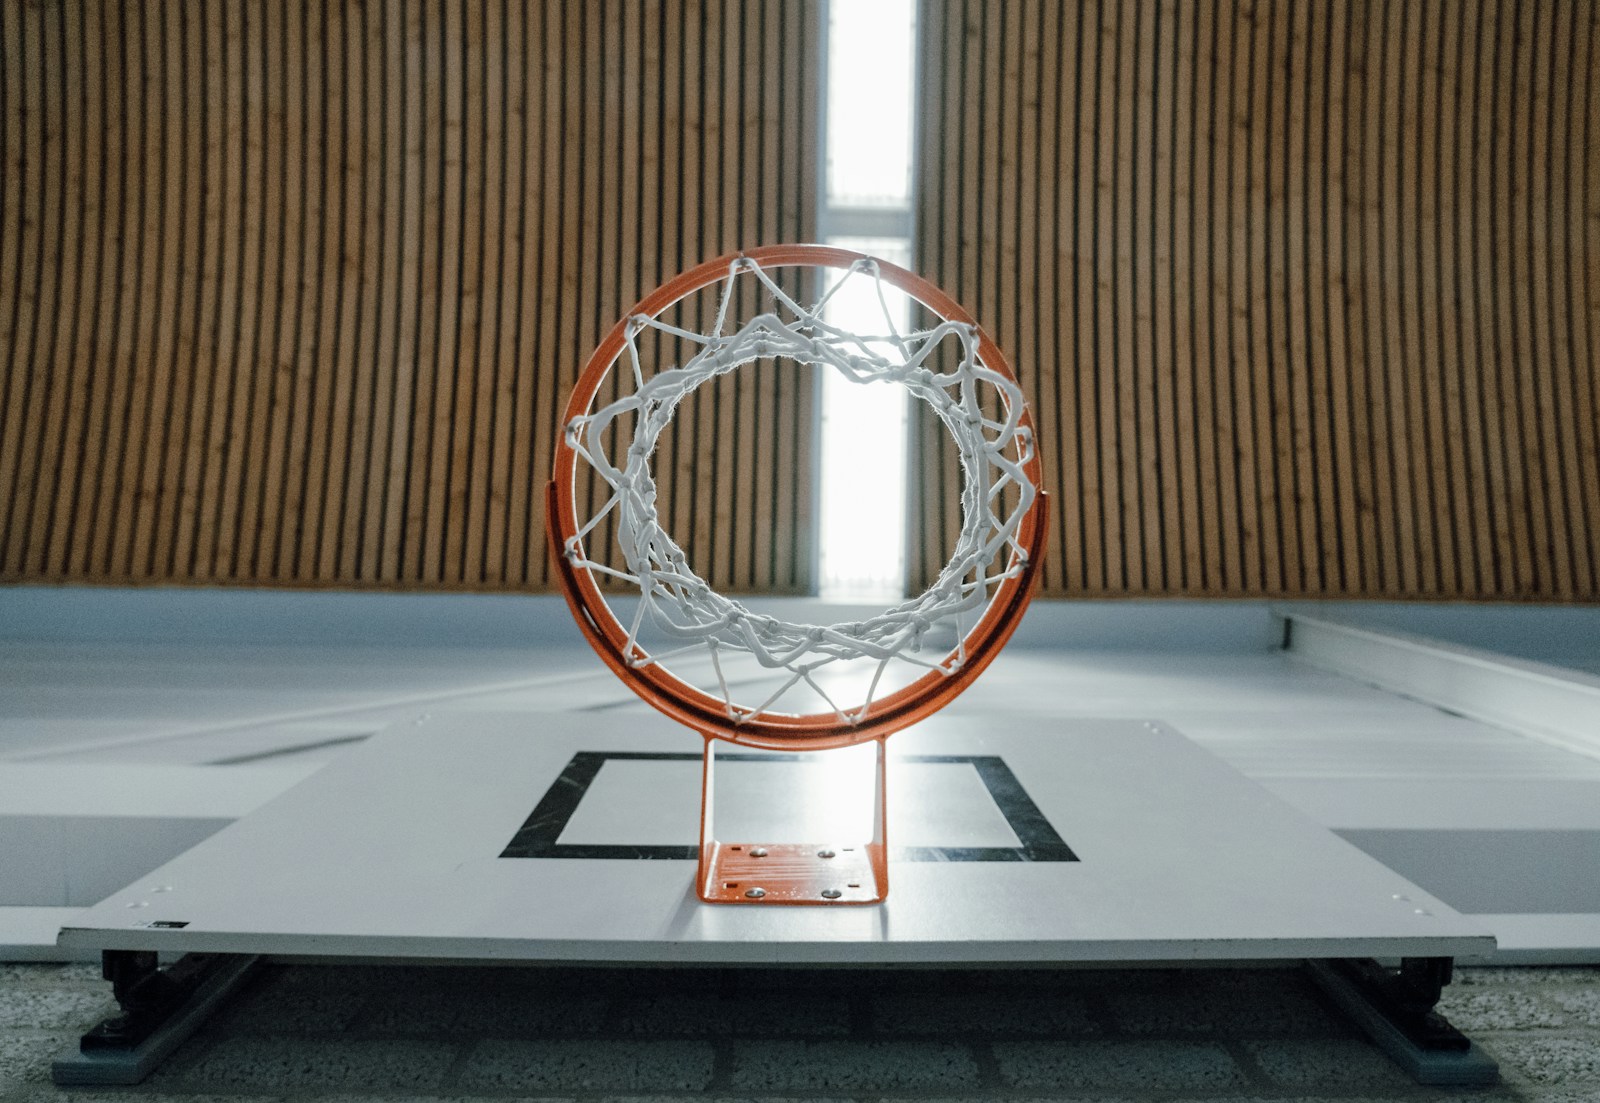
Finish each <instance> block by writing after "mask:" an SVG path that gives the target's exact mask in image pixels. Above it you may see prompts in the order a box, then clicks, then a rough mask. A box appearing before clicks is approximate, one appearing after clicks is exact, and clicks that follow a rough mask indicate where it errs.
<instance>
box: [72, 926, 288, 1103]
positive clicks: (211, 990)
mask: <svg viewBox="0 0 1600 1103" xmlns="http://www.w3.org/2000/svg"><path fill="white" fill-rule="evenodd" d="M258 960H259V959H258V958H255V957H246V956H238V955H224V954H188V955H186V956H185V957H183V958H181V959H179V960H178V961H176V962H174V963H173V964H172V965H170V966H168V967H167V968H164V969H163V968H162V967H161V963H160V959H159V958H158V957H157V955H156V954H155V953H154V952H152V951H148V950H106V951H104V953H103V955H102V958H101V961H102V971H103V973H104V975H105V978H106V979H107V980H109V981H110V982H111V991H112V993H113V994H114V995H115V996H116V999H117V1003H118V1005H119V1006H120V1007H121V1008H122V1010H121V1012H120V1013H119V1014H116V1015H113V1016H112V1017H111V1018H109V1019H106V1020H105V1021H104V1022H102V1023H100V1024H99V1025H98V1026H96V1027H94V1029H92V1030H90V1031H89V1032H88V1033H87V1034H85V1035H84V1036H83V1038H82V1040H81V1041H80V1042H79V1044H78V1047H77V1049H75V1050H71V1051H69V1052H68V1053H66V1054H63V1055H62V1056H61V1057H60V1058H59V1059H57V1061H56V1062H55V1064H54V1065H53V1066H52V1078H53V1079H54V1080H55V1082H56V1083H57V1084H137V1083H139V1081H141V1080H143V1079H144V1078H145V1077H146V1076H148V1075H150V1073H151V1072H152V1071H153V1070H154V1069H155V1067H156V1066H157V1065H159V1064H160V1063H161V1061H162V1060H163V1059H165V1058H166V1057H167V1055H168V1054H170V1053H171V1052H172V1051H173V1050H175V1049H177V1048H178V1046H179V1045H181V1044H182V1043H183V1040H184V1039H185V1038H187V1037H189V1035H191V1034H193V1033H194V1032H195V1031H196V1030H197V1029H198V1028H199V1027H200V1024H201V1023H203V1022H204V1021H205V1019H206V1016H207V1015H209V1014H210V1013H211V1012H212V1011H213V1010H214V1009H215V1008H216V1007H217V1005H218V1004H220V1003H221V1002H222V1001H223V1000H225V999H226V998H227V997H228V995H229V994H230V993H232V992H233V991H234V990H235V989H236V988H238V987H239V985H241V984H242V983H244V980H245V979H246V978H247V977H248V976H249V974H250V971H251V970H252V969H253V968H254V967H255V964H256V962H257V961H258Z"/></svg>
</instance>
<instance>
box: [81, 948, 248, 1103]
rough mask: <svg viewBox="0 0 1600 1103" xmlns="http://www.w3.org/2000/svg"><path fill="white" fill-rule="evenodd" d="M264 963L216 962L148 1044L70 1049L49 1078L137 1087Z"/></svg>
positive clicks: (243, 958) (243, 960) (242, 959)
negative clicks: (123, 1047) (203, 979)
mask: <svg viewBox="0 0 1600 1103" xmlns="http://www.w3.org/2000/svg"><path fill="white" fill-rule="evenodd" d="M260 961H261V959H260V958H259V957H254V956H240V957H233V958H225V959H223V960H221V961H219V962H218V963H217V966H216V969H215V971H214V972H212V974H211V975H210V976H208V977H207V978H206V979H205V981H204V982H203V983H201V985H200V986H199V987H198V988H197V989H195V992H194V994H193V995H192V996H190V997H189V999H188V1000H186V1001H184V1003H183V1004H182V1006H180V1007H179V1008H178V1009H177V1010H176V1011H174V1012H173V1013H172V1015H171V1017H170V1018H168V1019H167V1021H166V1022H164V1023H162V1025H161V1026H160V1027H159V1028H158V1029H157V1030H156V1031H155V1032H154V1033H152V1034H150V1035H149V1036H148V1037H147V1038H145V1039H144V1041H142V1042H140V1043H139V1044H138V1045H136V1046H132V1047H129V1048H127V1049H121V1048H118V1049H87V1050H86V1049H83V1048H81V1047H74V1048H73V1049H69V1050H67V1051H66V1052H65V1053H63V1054H62V1055H61V1056H60V1057H58V1058H56V1060H55V1062H54V1063H53V1064H52V1065H51V1066H50V1078H51V1079H52V1080H54V1081H55V1082H56V1083H57V1084H61V1085H74V1084H76V1085H83V1084H93V1085H101V1086H103V1085H107V1084H137V1083H139V1082H141V1081H142V1080H143V1079H144V1078H145V1077H147V1076H149V1075H150V1074H151V1073H152V1072H154V1071H155V1069H156V1066H157V1065H159V1064H161V1062H162V1061H164V1060H166V1058H167V1057H168V1056H169V1055H170V1054H171V1053H172V1052H173V1051H174V1050H176V1049H177V1048H178V1047H179V1046H180V1045H182V1044H183V1043H184V1041H186V1040H187V1039H188V1037H189V1036H190V1035H191V1034H193V1033H194V1032H195V1031H196V1030H198V1029H199V1028H200V1026H201V1024H202V1023H204V1022H205V1021H206V1019H207V1017H208V1016H210V1015H211V1013H212V1012H213V1011H215V1010H216V1009H217V1007H218V1006H219V1005H220V1004H221V1003H222V1002H223V1001H224V1000H226V999H227V998H228V997H229V996H231V995H232V994H233V993H234V992H235V991H236V990H237V989H238V988H239V987H240V986H241V985H243V984H244V982H245V981H246V980H248V979H249V977H250V974H251V972H252V971H253V970H254V969H255V967H256V965H257V964H258V963H259V962H260Z"/></svg>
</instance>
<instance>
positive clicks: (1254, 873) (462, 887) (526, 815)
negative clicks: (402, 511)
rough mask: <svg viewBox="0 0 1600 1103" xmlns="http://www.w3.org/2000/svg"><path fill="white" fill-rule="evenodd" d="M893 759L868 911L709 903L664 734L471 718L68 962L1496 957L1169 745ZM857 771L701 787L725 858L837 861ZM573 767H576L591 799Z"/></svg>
mask: <svg viewBox="0 0 1600 1103" xmlns="http://www.w3.org/2000/svg"><path fill="white" fill-rule="evenodd" d="M889 747H890V786H891V788H890V803H889V808H890V844H891V846H892V847H893V848H895V851H894V852H895V855H896V859H895V860H894V861H893V862H892V865H891V874H890V877H891V881H890V895H889V899H888V902H887V903H886V904H883V905H881V906H876V907H843V906H819V907H779V906H762V905H707V904H702V903H700V902H699V901H698V900H697V899H696V898H695V895H694V892H693V878H694V869H695V864H694V862H693V860H692V859H690V858H688V857H687V855H688V854H689V853H691V852H692V848H693V843H694V841H695V837H696V830H697V824H698V801H699V790H698V783H699V773H698V767H697V763H696V761H695V759H696V758H697V757H698V755H699V752H700V748H701V741H700V740H699V738H698V737H696V736H694V735H692V734H691V733H689V732H687V731H685V730H683V729H681V728H679V727H677V726H676V725H674V724H673V723H671V722H670V721H668V720H666V719H664V718H661V717H657V716H654V715H641V714H639V713H621V712H616V713H612V712H606V711H591V712H571V713H540V714H529V713H525V712H517V713H492V712H462V713H455V714H443V713H442V714H439V715H436V716H433V717H431V718H429V719H427V720H425V721H422V722H419V723H415V724H411V723H408V724H403V725H400V726H397V727H394V728H391V729H389V730H388V731H386V732H384V733H382V734H380V735H379V736H376V737H374V738H373V739H371V740H369V741H368V742H367V743H366V744H364V745H362V746H360V747H358V748H355V749H353V750H351V751H350V752H348V753H346V754H344V755H343V756H341V757H340V758H338V759H337V760H336V761H334V762H333V763H331V764H330V765H328V766H327V767H326V768H324V769H323V770H322V771H321V772H319V773H318V774H316V775H314V776H313V777H311V778H309V779H308V780H306V781H305V782H302V783H301V784H300V785H298V786H297V787H295V788H294V789H292V790H290V791H289V792H287V793H285V794H284V795H282V796H280V797H278V798H277V799H276V800H274V801H272V802H270V803H268V804H267V805H265V806H263V807H262V808H260V809H258V810H257V811H255V812H253V813H251V814H250V815H248V816H247V817H245V818H244V819H242V820H240V821H239V822H237V823H235V824H233V825H232V826H230V827H228V828H225V829H224V830H222V831H221V832H219V833H218V834H217V835H215V836H213V837H212V838H210V839H208V840H207V841H205V842H203V843H201V844H200V845H199V846H196V847H195V848H194V849H193V850H190V851H189V852H187V853H185V854H183V855H181V856H180V857H178V858H176V859H174V860H173V861H171V862H169V863H168V864H167V865H165V866H163V867H162V868H160V869H159V870H157V871H156V872H154V873H152V874H150V875H149V876H147V877H145V878H142V879H141V880H140V881H138V882H137V883H136V884H134V885H132V886H130V887H129V888H128V889H126V890H124V891H122V892H118V893H115V894H113V895H112V896H111V897H109V898H108V899H106V900H105V901H103V902H102V903H100V904H99V905H97V906H95V907H94V908H91V909H88V910H87V911H85V912H83V913H81V914H80V915H79V917H78V918H77V919H76V920H75V922H74V924H73V925H72V926H70V927H68V928H65V929H64V930H63V932H62V935H61V943H62V945H64V946H69V947H74V948H79V949H155V950H167V951H173V952H180V951H214V952H231V953H264V954H278V955H288V956H326V957H339V958H359V957H382V958H419V959H455V960H516V961H567V962H572V961H592V962H639V963H674V962H681V963H691V962H698V963H735V962H739V963H758V962H769V963H788V962H792V963H849V964H864V963H884V964H896V963H899V964H941V965H957V964H963V963H980V962H1019V963H1021V962H1029V963H1039V962H1059V963H1074V962H1096V961H1123V962H1134V961H1187V960H1213V961H1242V960H1273V959H1295V958H1305V957H1353V956H1379V957H1386V956H1458V955H1471V954H1482V953H1485V952H1487V951H1489V950H1490V949H1491V948H1492V947H1493V940H1492V938H1490V937H1489V935H1488V934H1487V933H1486V932H1485V930H1484V928H1483V927H1482V926H1481V925H1480V924H1479V923H1477V922H1475V921H1473V920H1471V919H1469V918H1463V917H1462V916H1460V915H1457V914H1456V913H1455V912H1453V911H1452V910H1451V909H1450V908H1449V907H1447V906H1446V905H1444V904H1443V903H1441V902H1440V901H1438V900H1437V899H1435V898H1433V897H1431V896H1429V895H1428V894H1426V893H1424V892H1422V891H1421V890H1420V889H1417V888H1416V887H1414V886H1413V885H1411V884H1410V883H1409V882H1407V881H1406V880H1404V879H1403V878H1401V877H1400V876H1399V875H1397V874H1395V873H1393V872H1391V871H1390V870H1388V869H1386V868H1385V867H1384V866H1382V865H1380V864H1379V863H1378V862H1376V861H1374V860H1373V859H1371V858H1369V857H1367V856H1366V855H1364V854H1363V853H1361V852H1360V851H1359V850H1357V849H1356V848H1355V847H1353V846H1351V845H1349V844H1348V843H1345V842H1343V841H1342V840H1340V839H1339V838H1337V837H1336V836H1335V835H1333V834H1332V833H1331V832H1330V831H1328V830H1327V829H1325V828H1323V827H1321V826H1319V825H1317V824H1315V823H1313V822H1312V821H1311V820H1309V819H1308V818H1306V817H1305V816H1304V815H1302V814H1300V813H1299V812H1296V811H1295V810H1294V809H1293V808H1291V807H1290V806H1289V805H1288V804H1286V803H1284V802H1283V801H1282V800H1280V799H1279V798H1277V797H1275V796H1273V795H1272V794H1270V793H1268V792H1267V791H1266V790H1265V789H1263V788H1262V787H1260V786H1258V785H1256V784H1255V783H1254V782H1251V781H1249V780H1248V779H1246V778H1244V777H1243V776H1241V775H1240V774H1239V773H1237V772H1236V771H1234V770H1233V769H1232V768H1230V767H1229V766H1227V765H1226V764H1224V763H1223V762H1222V761H1220V760H1219V759H1217V758H1215V757H1214V756H1212V755H1211V754H1209V753H1208V752H1206V751H1205V750H1203V749H1201V748H1200V747H1198V746H1196V745H1195V744H1194V743H1192V742H1190V741H1189V740H1187V739H1185V738H1184V737H1183V736H1182V735H1181V734H1180V733H1178V732H1177V731H1175V730H1173V729H1172V728H1171V727H1169V726H1166V725H1163V724H1160V723H1155V722H1150V723H1145V722H1140V721H1137V720H1127V719H1118V720H1087V719H1070V720H1064V719H1059V718H1050V717H1045V716H1039V715H1028V714H1022V713H1018V714H1002V713H995V712H992V711H990V712H984V713H976V712H969V713H963V712H962V711H961V710H960V709H959V706H958V707H957V708H956V709H952V710H947V712H946V713H944V714H941V715H940V716H937V717H934V718H932V719H931V720H928V721H925V722H924V723H922V724H921V725H919V726H918V727H916V728H914V729H912V730H910V731H907V732H903V733H901V734H899V735H896V736H894V737H893V738H892V739H891V740H890V743H889ZM858 751H859V749H858ZM577 756H587V757H585V758H582V759H579V758H578V757H577ZM619 756H620V757H619ZM848 757H849V754H848V753H835V758H830V759H822V760H817V761H808V760H802V761H777V762H772V761H759V760H752V759H736V760H735V761H734V762H732V763H729V764H728V765H727V766H726V767H724V766H721V765H719V769H718V786H719V795H718V799H719V802H720V803H719V815H718V833H719V835H720V836H721V837H723V838H725V839H730V840H737V839H738V838H740V837H742V835H743V833H745V832H752V833H764V834H765V836H766V837H755V836H754V835H752V836H751V837H750V838H749V841H752V842H758V841H764V842H777V841H790V840H791V839H792V838H793V836H792V835H785V834H784V832H785V829H788V830H790V831H803V832H807V833H810V832H823V831H825V832H828V833H829V834H830V836H832V837H831V838H829V839H827V840H822V841H829V842H833V841H837V840H838V839H839V838H842V837H844V836H843V835H842V834H840V833H847V832H848V831H849V830H850V829H851V827H850V824H851V822H852V820H853V819H859V818H860V817H861V815H862V814H863V809H862V807H861V803H860V801H859V799H858V797H859V794H858V793H856V792H855V791H854V790H853V789H852V786H857V785H861V784H863V782H862V780H861V779H862V777H863V776H864V771H862V772H858V771H855V770H854V769H853V768H852V767H848V766H846V765H844V764H841V763H839V762H836V761H835V759H837V758H848ZM575 761H578V762H581V763H587V764H588V766H587V769H588V770H589V774H588V776H587V779H586V780H584V781H583V782H582V783H581V784H574V783H573V781H572V778H574V777H576V776H578V774H582V773H583V771H582V770H581V769H580V770H579V771H578V774H574V773H573V771H572V767H573V764H574V762H575ZM996 762H998V763H999V764H1000V765H998V766H997V765H996ZM857 765H860V764H859V763H857ZM596 766H598V770H596V769H595V767H596ZM1007 778H1009V779H1011V782H1014V783H1015V784H1014V786H1013V787H1012V790H1011V791H1010V792H1009V793H1008V792H1007V791H1006V785H1007V784H1009V782H1007V781H1006V779H1007ZM558 779H562V780H561V781H560V782H559V783H558ZM1017 788H1020V790H1021V791H1022V792H1023V793H1024V794H1025V795H1024V796H1022V797H1020V798H1019V797H1017V796H1016V792H1015V790H1016V789H1017ZM536 809H540V810H541V815H540V816H535V815H534V813H535V810H536ZM868 811H869V810H868ZM1030 816H1032V817H1033V819H1032V820H1030V819H1029V817H1030ZM530 820H532V821H537V822H532V823H530ZM1040 820H1042V821H1045V823H1044V824H1043V826H1040V823H1039V821H1040ZM764 829H770V830H767V831H765V832H764ZM552 832H554V834H552ZM1041 832H1042V833H1043V834H1041ZM534 836H540V837H543V838H545V840H546V842H549V841H550V840H554V843H555V846H554V849H553V850H551V851H549V852H550V853H552V854H554V855H556V856H548V857H508V856H502V855H503V854H506V853H507V852H508V847H511V849H512V850H513V851H515V849H516V847H515V846H513V841H514V840H517V839H521V840H523V841H524V842H525V841H526V840H527V839H529V838H533V837H534ZM1045 836H1051V837H1055V838H1056V839H1057V840H1058V841H1059V842H1060V843H1061V844H1064V845H1063V846H1056V845H1055V844H1053V843H1049V842H1048V840H1046V841H1045V842H1043V843H1041V839H1044V838H1045ZM1035 844H1038V845H1035ZM523 849H524V850H526V849H527V848H526V847H524V848H523ZM534 849H538V848H537V847H535V848H534ZM547 849H548V848H547ZM571 855H576V856H571ZM1030 858H1032V859H1034V860H1027V859H1030ZM1066 858H1070V859H1072V860H1064V859H1066Z"/></svg>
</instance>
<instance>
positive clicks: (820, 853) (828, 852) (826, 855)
mask: <svg viewBox="0 0 1600 1103" xmlns="http://www.w3.org/2000/svg"><path fill="white" fill-rule="evenodd" d="M834 856H835V855H834V853H833V851H831V850H819V851H817V857H819V858H832V857H834Z"/></svg>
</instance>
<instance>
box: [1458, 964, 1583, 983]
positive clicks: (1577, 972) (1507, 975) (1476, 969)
mask: <svg viewBox="0 0 1600 1103" xmlns="http://www.w3.org/2000/svg"><path fill="white" fill-rule="evenodd" d="M1451 984H1452V986H1454V985H1460V986H1461V987H1463V988H1472V987H1486V986H1491V985H1507V984H1509V985H1514V986H1517V987H1526V986H1528V985H1534V984H1538V985H1543V984H1570V985H1585V984H1589V985H1595V986H1597V987H1600V965H1474V966H1470V967H1463V968H1461V969H1457V970H1456V973H1455V979H1454V980H1452V981H1451Z"/></svg>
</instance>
